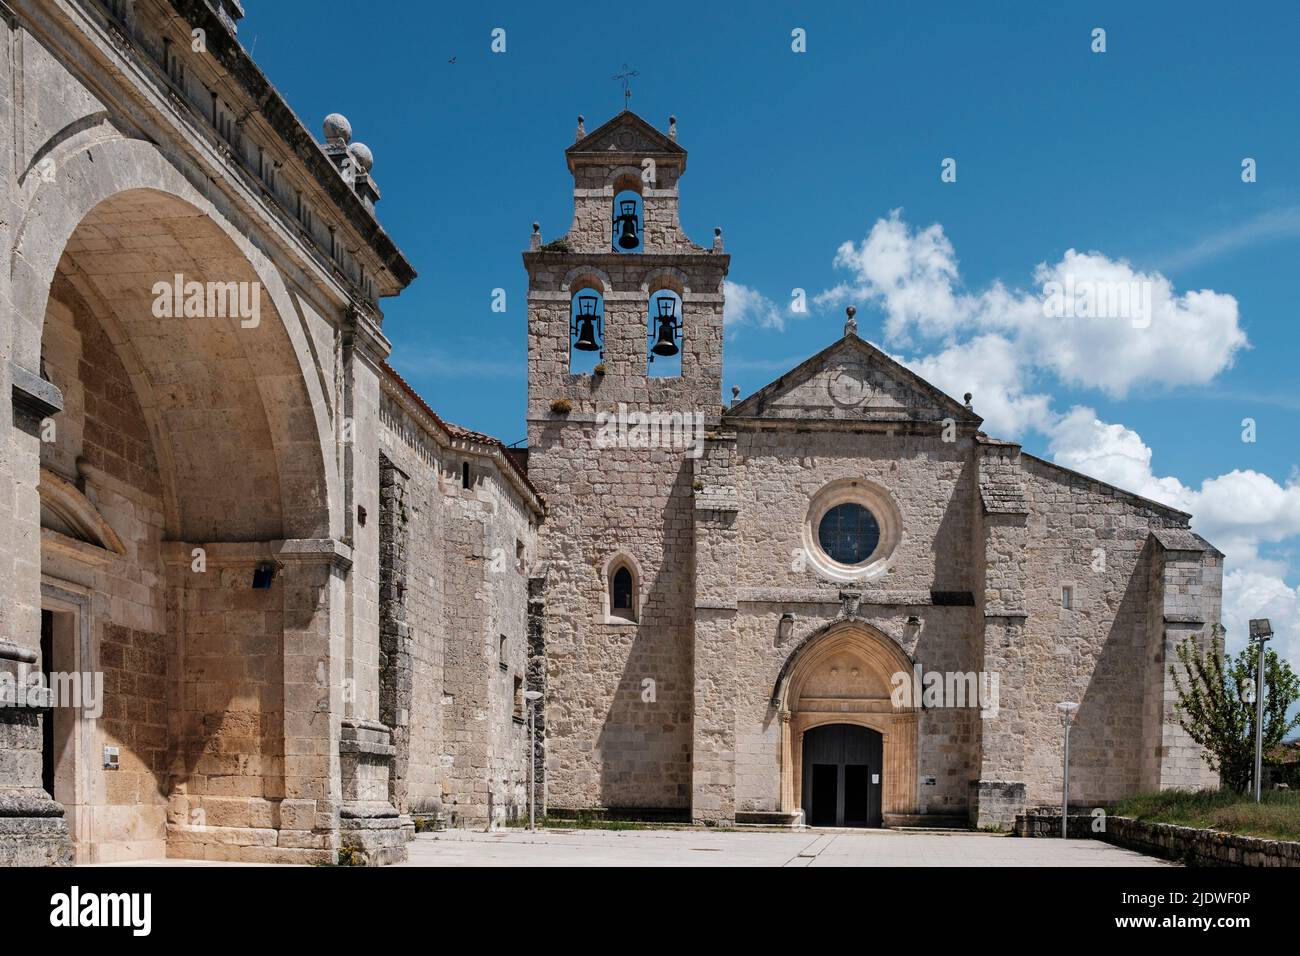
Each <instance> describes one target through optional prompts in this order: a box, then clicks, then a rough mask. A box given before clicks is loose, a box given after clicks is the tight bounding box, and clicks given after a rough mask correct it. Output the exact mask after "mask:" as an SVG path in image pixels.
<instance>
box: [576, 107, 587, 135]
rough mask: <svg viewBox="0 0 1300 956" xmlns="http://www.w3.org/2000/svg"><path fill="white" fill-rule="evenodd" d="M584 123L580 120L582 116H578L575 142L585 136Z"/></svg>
mask: <svg viewBox="0 0 1300 956" xmlns="http://www.w3.org/2000/svg"><path fill="white" fill-rule="evenodd" d="M585 123H586V121H585V120H584V119H583V118H582V114H578V134H577V136H576V137H575V141H576V140H579V139H582V137H584V136H586V135H587V127H586V125H585Z"/></svg>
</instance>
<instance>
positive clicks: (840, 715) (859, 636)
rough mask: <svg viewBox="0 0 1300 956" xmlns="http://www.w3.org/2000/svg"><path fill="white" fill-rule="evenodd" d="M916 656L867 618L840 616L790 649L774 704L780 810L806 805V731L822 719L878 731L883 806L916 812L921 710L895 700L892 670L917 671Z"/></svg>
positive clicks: (889, 812) (887, 810)
mask: <svg viewBox="0 0 1300 956" xmlns="http://www.w3.org/2000/svg"><path fill="white" fill-rule="evenodd" d="M912 666H913V662H912V659H911V658H910V657H909V656H908V655H907V653H906V652H905V651H904V650H903V649H902V647H900V646H899V645H898V643H897V642H896V641H894V640H893V639H892V638H890V637H889V636H888V635H887V634H884V633H883V632H881V631H879V630H878V629H876V628H875V627H873V626H871V625H870V624H868V623H866V622H865V621H858V620H854V619H848V620H841V621H835V622H833V623H831V624H828V625H826V626H825V627H822V628H820V629H818V630H817V631H815V632H814V633H812V634H810V635H809V636H808V637H806V638H804V639H803V640H802V641H800V642H799V644H798V645H796V647H795V648H794V650H792V651H791V652H790V654H789V656H788V657H787V658H786V660H785V662H784V663H783V664H782V666H781V670H780V672H779V673H778V675H777V679H776V683H775V685H774V686H773V689H772V705H773V706H774V707H775V708H776V709H777V711H778V714H779V717H780V721H781V749H780V757H781V810H782V811H783V812H786V813H793V812H794V811H796V810H799V809H801V807H800V803H801V795H802V792H803V788H802V782H803V780H802V777H803V768H802V766H801V763H802V761H801V754H802V752H803V735H804V734H805V733H807V732H808V731H809V730H811V729H812V728H814V727H820V726H823V725H825V724H852V725H855V726H859V727H867V728H869V729H871V730H874V731H877V732H878V733H880V735H881V737H882V738H883V744H884V779H883V787H884V793H883V798H884V799H883V811H884V815H885V817H886V824H888V822H889V817H891V816H894V817H898V816H906V815H910V814H914V813H916V800H917V797H916V784H917V779H916V770H917V762H916V751H917V739H916V737H917V715H916V712H915V709H914V708H912V707H901V706H896V705H895V704H894V702H893V700H892V699H891V690H892V688H893V686H894V675H895V674H899V673H902V674H906V675H909V678H910V675H911V674H912Z"/></svg>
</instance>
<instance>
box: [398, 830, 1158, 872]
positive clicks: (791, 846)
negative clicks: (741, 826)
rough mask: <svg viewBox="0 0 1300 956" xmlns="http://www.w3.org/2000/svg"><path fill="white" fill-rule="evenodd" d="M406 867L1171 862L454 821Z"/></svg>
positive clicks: (1030, 846)
mask: <svg viewBox="0 0 1300 956" xmlns="http://www.w3.org/2000/svg"><path fill="white" fill-rule="evenodd" d="M404 865H406V866H1117V867H1124V866H1169V865H1170V864H1168V863H1166V862H1165V861H1163V860H1158V859H1155V858H1154V857H1149V856H1143V855H1142V854H1140V853H1134V852H1132V851H1130V850H1124V849H1121V848H1119V847H1115V846H1111V845H1110V844H1108V843H1102V842H1100V841H1098V840H1065V841H1063V840H1050V839H1019V838H1016V837H1009V836H1002V835H999V834H993V833H910V832H902V831H897V830H803V831H796V832H788V831H752V832H730V831H726V832H724V831H716V830H556V829H551V830H545V831H538V832H537V833H529V832H528V831H527V830H500V831H495V832H491V833H485V832H482V831H476V830H452V831H447V832H444V833H423V834H420V835H419V836H418V837H417V838H416V840H415V842H414V843H412V844H411V854H410V861H409V862H408V863H406V864H404Z"/></svg>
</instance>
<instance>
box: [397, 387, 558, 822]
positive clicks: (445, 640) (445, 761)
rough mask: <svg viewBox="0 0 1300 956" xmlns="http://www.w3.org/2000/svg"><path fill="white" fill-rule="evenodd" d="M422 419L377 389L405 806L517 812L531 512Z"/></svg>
mask: <svg viewBox="0 0 1300 956" xmlns="http://www.w3.org/2000/svg"><path fill="white" fill-rule="evenodd" d="M422 415H423V413H422V412H421V411H420V410H418V409H416V408H413V407H411V406H410V405H409V404H407V403H406V402H405V401H404V400H403V399H400V398H397V397H394V396H393V395H392V394H387V395H385V398H384V401H383V404H382V408H381V415H380V418H381V422H382V426H383V428H382V432H381V435H380V447H381V449H382V451H383V454H384V456H385V457H386V458H387V459H388V460H389V461H391V462H392V464H393V465H394V466H395V467H396V468H400V469H401V470H402V472H403V473H405V474H406V475H407V476H408V477H407V478H406V479H405V481H404V482H403V495H402V500H403V501H404V503H405V508H406V522H407V525H406V527H407V535H408V537H407V547H408V552H407V560H406V566H407V574H406V586H405V592H404V599H405V602H406V609H405V616H406V624H407V627H408V628H409V631H410V639H409V648H410V668H411V692H410V715H409V718H410V725H409V751H408V764H407V768H406V780H407V798H408V803H409V812H410V813H411V814H413V815H414V816H417V817H423V816H432V815H436V814H438V813H441V814H443V815H444V817H445V819H446V820H447V821H448V822H450V823H453V824H457V825H471V824H472V825H481V824H483V823H485V822H487V821H488V820H489V818H492V819H495V820H497V821H501V820H504V819H508V818H512V817H516V816H521V815H525V814H526V813H527V779H528V764H527V760H528V754H527V724H526V716H527V713H526V711H524V710H523V709H522V708H521V707H519V706H517V698H518V699H519V700H522V691H523V689H525V686H526V683H527V669H528V647H529V642H528V631H527V624H526V620H527V602H528V579H527V568H528V566H529V564H530V563H531V562H532V561H533V560H534V556H535V548H536V544H535V540H536V518H535V516H534V515H533V514H532V512H531V510H530V506H529V505H527V504H525V503H524V501H523V500H522V498H521V496H520V494H519V492H518V491H516V490H515V488H514V487H513V486H512V485H511V484H510V482H509V481H507V480H506V477H505V476H504V475H503V474H502V473H501V471H500V470H499V467H498V465H497V463H496V462H495V461H494V460H493V459H492V458H490V457H489V456H488V455H486V454H484V453H483V452H482V451H476V450H475V449H474V447H473V446H471V445H470V444H468V443H465V442H463V441H459V440H453V439H452V438H451V437H450V436H448V435H447V433H445V432H440V431H439V427H440V426H438V425H436V424H434V423H432V422H431V421H427V420H425V419H424V418H423V417H422ZM467 463H468V465H469V474H470V487H469V488H465V487H463V478H464V471H463V467H464V465H465V464H467ZM389 597H391V595H390V596H389ZM384 600H385V601H387V600H388V598H387V597H386V598H385V599H384ZM384 613H385V614H388V613H395V612H389V611H387V610H385V612H384ZM503 638H504V640H503ZM516 679H518V680H519V685H518V693H517V691H516ZM400 809H403V810H404V811H406V809H407V808H400Z"/></svg>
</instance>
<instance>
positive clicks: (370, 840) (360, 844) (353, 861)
mask: <svg viewBox="0 0 1300 956" xmlns="http://www.w3.org/2000/svg"><path fill="white" fill-rule="evenodd" d="M406 843H407V832H406V828H405V827H404V826H403V825H402V818H401V817H400V816H398V814H397V811H396V810H394V809H393V807H392V806H391V805H390V804H387V803H379V804H344V805H343V810H342V812H341V813H340V814H339V862H340V863H346V864H349V865H351V866H387V865H388V864H389V863H405V862H406V859H407V848H406Z"/></svg>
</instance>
